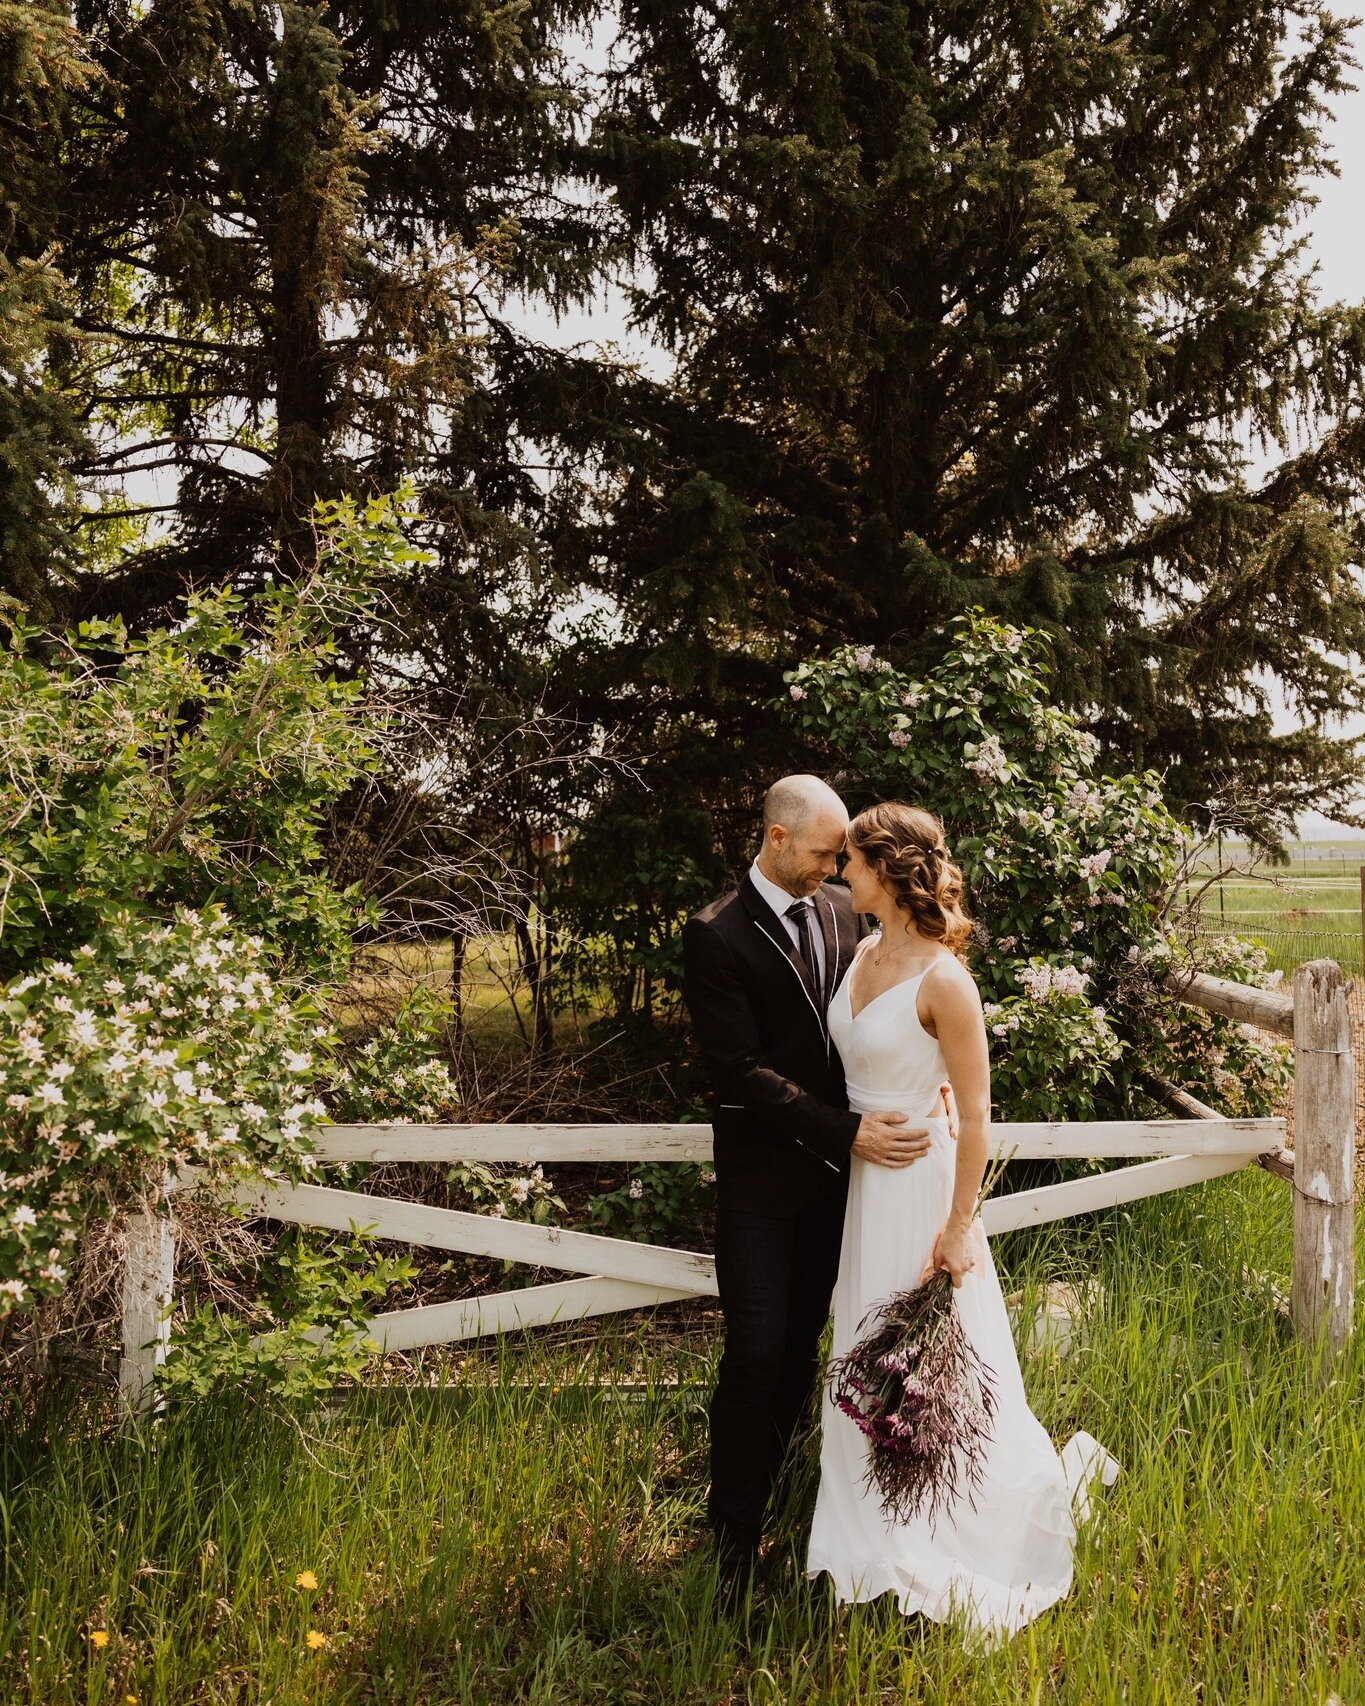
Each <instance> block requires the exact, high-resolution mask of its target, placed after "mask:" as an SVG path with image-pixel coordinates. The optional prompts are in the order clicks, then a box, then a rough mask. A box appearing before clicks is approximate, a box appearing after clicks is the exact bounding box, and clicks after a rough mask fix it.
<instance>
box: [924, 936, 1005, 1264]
mask: <svg viewBox="0 0 1365 1706" xmlns="http://www.w3.org/2000/svg"><path fill="white" fill-rule="evenodd" d="M922 993H923V1000H924V1005H925V1008H926V1009H927V1012H926V1014H925V1018H926V1019H927V1020H928V1028H930V1029H931V1030H933V1031H934V1032H935V1033H936V1035H937V1036H938V1040H939V1044H940V1046H941V1048H942V1049H943V1058H944V1060H945V1061H946V1063H947V1066H948V1078H949V1081H950V1083H951V1084H952V1087H953V1097H954V1099H955V1100H956V1102H957V1106H958V1114H959V1118H960V1121H961V1123H960V1126H959V1128H958V1134H957V1166H956V1171H955V1173H954V1177H953V1206H952V1208H951V1210H950V1211H949V1215H948V1220H947V1223H946V1225H945V1226H944V1228H943V1230H942V1231H941V1232H940V1233H939V1235H938V1242H937V1243H936V1244H935V1246H934V1260H933V1266H934V1267H938V1268H948V1269H950V1270H951V1272H952V1276H953V1284H954V1285H960V1284H961V1282H962V1276H963V1274H964V1273H966V1272H967V1271H968V1269H969V1268H971V1267H973V1266H974V1265H975V1257H976V1239H975V1237H974V1235H973V1233H972V1210H973V1209H974V1208H975V1206H976V1197H977V1192H978V1191H979V1190H980V1189H981V1181H982V1179H983V1178H984V1177H985V1172H986V1161H987V1157H988V1154H989V1146H990V1129H991V1067H990V1055H989V1052H988V1050H987V1047H986V1021H985V1019H984V1018H983V1017H982V1013H981V995H980V992H979V991H978V989H977V987H976V982H975V979H974V978H973V977H972V975H971V973H970V972H969V971H968V970H967V968H966V967H965V966H964V965H962V964H961V962H960V961H958V960H951V959H947V958H944V959H943V960H941V961H940V962H939V963H938V964H937V965H936V966H935V967H934V969H933V971H932V973H931V974H930V976H928V977H926V978H925V980H924V987H923V992H922Z"/></svg>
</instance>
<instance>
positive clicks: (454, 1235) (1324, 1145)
mask: <svg viewBox="0 0 1365 1706" xmlns="http://www.w3.org/2000/svg"><path fill="white" fill-rule="evenodd" d="M1294 989H1295V994H1294V999H1293V1001H1290V1000H1289V999H1288V998H1286V997H1284V996H1279V995H1272V994H1268V993H1266V992H1264V991H1261V990H1253V989H1249V988H1247V987H1246V986H1245V985H1242V984H1235V983H1229V982H1225V981H1223V980H1221V979H1218V978H1209V977H1202V976H1199V977H1186V978H1184V979H1182V980H1180V981H1179V982H1178V983H1177V984H1175V985H1173V988H1172V992H1173V993H1175V994H1176V995H1177V996H1178V998H1179V999H1181V1000H1184V1001H1187V1002H1190V1003H1192V1004H1194V1005H1197V1006H1201V1007H1204V1008H1206V1009H1208V1010H1210V1011H1213V1012H1218V1013H1222V1014H1224V1015H1226V1016H1228V1017H1231V1018H1235V1019H1240V1020H1243V1021H1247V1022H1251V1023H1254V1024H1257V1025H1260V1026H1262V1027H1264V1028H1266V1029H1269V1030H1273V1031H1276V1032H1278V1033H1280V1034H1282V1035H1286V1036H1292V1037H1293V1038H1294V1042H1295V1122H1296V1142H1295V1148H1294V1151H1293V1152H1292V1153H1291V1152H1289V1151H1286V1150H1284V1148H1283V1140H1284V1135H1285V1122H1284V1121H1283V1120H1282V1119H1254V1120H1230V1119H1223V1118H1221V1117H1220V1116H1219V1115H1217V1114H1216V1113H1215V1112H1214V1111H1213V1110H1212V1109H1210V1108H1206V1107H1204V1106H1203V1104H1201V1103H1199V1102H1197V1101H1196V1100H1195V1099H1194V1098H1193V1097H1191V1096H1189V1095H1188V1094H1186V1093H1185V1092H1183V1091H1181V1090H1179V1089H1178V1088H1176V1087H1173V1086H1170V1085H1165V1084H1162V1083H1161V1082H1160V1081H1159V1080H1152V1081H1151V1082H1152V1088H1153V1093H1154V1094H1156V1095H1157V1096H1158V1097H1159V1098H1164V1099H1165V1100H1167V1101H1169V1102H1171V1104H1172V1105H1173V1107H1174V1108H1175V1109H1176V1110H1177V1112H1178V1113H1179V1114H1180V1115H1181V1116H1183V1117H1180V1118H1173V1119H1161V1120H1104V1121H1085V1122H1071V1121H1057V1122H1047V1123H1043V1122H1038V1123H1009V1122H1003V1123H1001V1124H998V1125H996V1126H994V1127H993V1130H992V1148H993V1152H994V1153H996V1154H1007V1155H1008V1154H1011V1153H1013V1154H1014V1155H1015V1156H1017V1157H1020V1158H1025V1157H1031V1158H1040V1157H1046V1158H1051V1159H1062V1158H1066V1157H1091V1158H1103V1159H1110V1158H1114V1159H1120V1158H1123V1159H1136V1160H1138V1162H1139V1164H1138V1165H1136V1166H1131V1167H1123V1168H1118V1169H1115V1170H1113V1171H1110V1172H1106V1173H1099V1174H1094V1175H1092V1176H1089V1177H1086V1178H1082V1179H1073V1180H1068V1181H1067V1182H1065V1183H1063V1184H1058V1185H1046V1186H1043V1187H1041V1188H1039V1189H1036V1190H1029V1191H1019V1192H1015V1193H1014V1194H1012V1195H1008V1196H1001V1197H994V1198H992V1199H990V1200H988V1201H987V1202H986V1203H985V1204H984V1206H983V1208H982V1216H981V1218H982V1221H983V1223H984V1225H985V1228H986V1231H987V1233H988V1234H993V1233H1000V1232H1006V1231H1013V1230H1015V1229H1017V1228H1020V1227H1026V1226H1039V1225H1042V1224H1044V1223H1045V1222H1047V1221H1053V1220H1061V1219H1064V1218H1066V1217H1068V1216H1070V1215H1076V1214H1085V1213H1089V1212H1090V1211H1092V1210H1095V1209H1102V1208H1109V1207H1112V1206H1113V1205H1115V1204H1118V1203H1125V1202H1134V1201H1136V1200H1138V1199H1139V1198H1141V1197H1150V1196H1156V1195H1159V1194H1160V1193H1162V1192H1164V1191H1171V1190H1177V1189H1180V1188H1181V1187H1182V1186H1185V1185H1193V1184H1198V1183H1200V1182H1201V1181H1203V1180H1206V1179H1214V1178H1218V1177H1219V1176H1220V1175H1222V1174H1224V1173H1231V1172H1235V1171H1237V1170H1238V1169H1239V1168H1241V1167H1245V1166H1247V1165H1248V1164H1249V1163H1253V1162H1259V1163H1260V1164H1261V1165H1263V1166H1265V1167H1267V1168H1268V1169H1269V1170H1270V1171H1271V1172H1272V1173H1275V1174H1278V1175H1279V1176H1281V1177H1285V1178H1289V1179H1292V1181H1293V1185H1294V1190H1295V1199H1294V1211H1295V1212H1294V1291H1293V1314H1294V1320H1295V1323H1296V1326H1297V1328H1298V1330H1299V1331H1300V1332H1302V1333H1305V1334H1307V1335H1310V1336H1316V1335H1317V1334H1319V1333H1323V1332H1325V1334H1326V1336H1327V1339H1328V1341H1329V1343H1330V1345H1331V1347H1332V1348H1333V1349H1339V1348H1340V1346H1341V1344H1343V1343H1344V1342H1345V1338H1346V1336H1347V1334H1348V1333H1349V1331H1350V1322H1351V1313H1352V1299H1353V1277H1354V1266H1353V1255H1352V1235H1353V1228H1354V1213H1353V1193H1352V1160H1353V1153H1354V1125H1355V1075H1354V1067H1353V1063H1352V1058H1351V1052H1350V1022H1349V1017H1348V1015H1347V1010H1346V1000H1345V989H1344V985H1343V983H1342V978H1341V973H1340V970H1339V968H1338V967H1337V966H1336V965H1335V964H1334V963H1333V962H1331V961H1325V960H1324V961H1315V962H1313V963H1312V964H1311V965H1308V966H1304V967H1301V968H1300V970H1299V973H1298V974H1297V976H1296V978H1295V985H1294ZM317 1152H318V1156H319V1159H320V1161H321V1162H322V1164H323V1165H324V1166H325V1165H326V1164H327V1163H333V1164H338V1163H342V1162H374V1163H382V1162H389V1161H402V1162H431V1163H444V1164H449V1163H451V1162H454V1161H481V1162H515V1163H518V1164H531V1163H534V1162H537V1161H539V1162H544V1163H547V1164H550V1165H553V1164H555V1163H558V1162H564V1161H651V1162H657V1161H699V1162H707V1161H709V1160H710V1159H711V1128H710V1126H707V1125H577V1126H575V1125H485V1126H479V1125H373V1126H363V1125H353V1126H342V1125H338V1126H331V1127H328V1128H326V1130H325V1131H324V1132H322V1133H321V1134H320V1136H319V1138H318V1141H317ZM235 1200H236V1201H237V1202H238V1203H239V1204H241V1205H242V1206H243V1207H245V1208H246V1209H248V1210H249V1211H251V1212H252V1213H255V1214H257V1215H260V1216H261V1217H263V1218H265V1219H269V1220H274V1221H283V1222H289V1223H293V1224H297V1225H303V1226H316V1227H323V1228H328V1229H331V1230H332V1231H336V1232H345V1231H348V1230H349V1229H350V1227H351V1226H352V1225H357V1226H360V1227H362V1228H365V1229H367V1232H368V1235H370V1236H373V1237H376V1238H385V1239H393V1240H398V1241H401V1242H404V1243H411V1244H419V1245H422V1246H425V1247H426V1248H428V1249H437V1250H451V1251H460V1252H462V1253H464V1254H467V1255H476V1256H487V1257H493V1258H496V1259H499V1260H503V1261H511V1262H524V1263H528V1264H530V1265H532V1266H534V1267H538V1268H553V1269H556V1270H560V1271H563V1272H564V1273H566V1274H571V1275H573V1276H575V1277H573V1278H569V1279H564V1280H558V1281H555V1282H553V1283H551V1284H546V1285H534V1286H529V1287H526V1288H524V1289H522V1290H518V1291H506V1292H499V1293H496V1294H493V1295H489V1296H485V1297H476V1298H469V1299H464V1300H460V1301H458V1302H453V1303H435V1304H426V1305H423V1306H421V1307H418V1308H413V1309H399V1310H394V1311H391V1312H389V1313H386V1314H381V1315H376V1316H374V1317H373V1318H372V1319H371V1320H370V1322H369V1331H370V1334H371V1335H372V1337H373V1338H374V1340H375V1342H376V1344H377V1345H378V1346H379V1348H380V1349H381V1350H385V1351H400V1350H414V1349H417V1348H418V1347H420V1346H424V1345H437V1344H450V1343H454V1342H456V1341H458V1340H461V1339H469V1338H475V1337H478V1336H481V1335H483V1334H489V1333H502V1332H507V1331H509V1330H513V1329H519V1328H526V1327H536V1326H543V1325H546V1324H548V1323H550V1322H554V1321H569V1320H578V1319H583V1318H585V1317H587V1316H591V1315H601V1314H607V1313H612V1312H615V1311H618V1310H625V1309H636V1308H640V1307H642V1306H647V1305H652V1304H657V1303H668V1302H673V1301H675V1300H676V1299H679V1298H686V1297H711V1296H714V1295H715V1292H716V1279H715V1260H714V1258H713V1257H712V1256H709V1255H706V1254H703V1253H702V1252H700V1251H695V1250H676V1249H669V1248H666V1247H662V1246H659V1245H654V1244H639V1243H635V1242H633V1241H631V1240H628V1239H620V1238H604V1237H600V1236H597V1235H595V1234H592V1233H587V1232H577V1231H573V1230H570V1229H569V1228H565V1227H553V1226H535V1225H530V1224H527V1223H525V1222H521V1221H514V1220H506V1219H497V1218H494V1217H492V1216H489V1215H480V1214H469V1213H464V1212H462V1211H459V1210H455V1209H444V1208H433V1207H430V1206H429V1205H427V1204H425V1203H418V1202H411V1201H406V1200H403V1199H399V1198H393V1197H384V1196H374V1195H371V1194H368V1193H366V1192H363V1191H352V1190H339V1189H334V1188H332V1187H329V1186H326V1185H295V1186H290V1187H286V1188H284V1189H274V1188H270V1187H268V1186H260V1185H244V1186H242V1187H241V1188H239V1189H238V1190H237V1192H236V1193H235ZM172 1259H173V1246H172V1237H171V1229H170V1223H169V1220H168V1218H167V1216H166V1215H165V1214H164V1213H163V1214H162V1215H156V1214H151V1213H149V1214H143V1215H137V1216H133V1217H130V1225H129V1260H128V1267H127V1277H126V1282H125V1305H124V1357H123V1364H122V1370H121V1378H120V1386H121V1389H122V1392H123V1395H124V1399H125V1402H126V1404H127V1405H128V1406H129V1407H130V1408H132V1409H138V1408H142V1407H145V1405H146V1403H147V1402H148V1400H149V1398H150V1394H151V1382H152V1378H153V1376H154V1374H155V1371H156V1367H157V1365H158V1363H159V1362H160V1361H161V1359H162V1357H163V1356H164V1354H165V1348H166V1343H167V1338H168V1333H169V1327H168V1320H167V1317H168V1311H169V1307H170V1300H171V1281H172Z"/></svg>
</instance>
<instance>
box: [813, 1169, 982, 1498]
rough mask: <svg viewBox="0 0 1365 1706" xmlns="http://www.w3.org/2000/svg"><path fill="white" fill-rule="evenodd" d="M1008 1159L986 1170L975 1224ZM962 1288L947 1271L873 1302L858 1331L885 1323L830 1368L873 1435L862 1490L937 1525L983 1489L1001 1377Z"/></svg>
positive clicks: (834, 1392) (835, 1393)
mask: <svg viewBox="0 0 1365 1706" xmlns="http://www.w3.org/2000/svg"><path fill="white" fill-rule="evenodd" d="M1011 1153H1012V1152H1011ZM1008 1160H1009V1156H1008V1155H1005V1156H1000V1157H997V1159H996V1160H995V1161H993V1162H992V1164H991V1166H990V1167H989V1168H988V1169H987V1172H986V1177H985V1178H984V1179H983V1181H982V1184H981V1189H980V1191H979V1192H978V1194H977V1199H976V1204H975V1206H974V1208H973V1209H972V1219H973V1222H975V1219H976V1215H977V1212H978V1210H979V1209H980V1207H981V1204H982V1202H983V1200H984V1199H985V1197H986V1196H987V1195H988V1194H989V1192H990V1190H991V1188H992V1186H993V1185H994V1183H995V1181H996V1179H997V1178H998V1177H999V1175H1000V1172H1001V1169H1002V1168H1003V1167H1004V1165H1005V1163H1006V1162H1007V1161H1008ZM953 1292H954V1288H953V1276H952V1275H951V1274H950V1273H949V1272H948V1270H947V1269H946V1268H939V1269H937V1270H936V1271H935V1272H934V1273H933V1274H931V1275H930V1276H929V1278H928V1279H926V1280H925V1281H924V1282H923V1284H921V1285H917V1286H915V1287H914V1288H913V1289H912V1290H910V1291H901V1292H897V1293H896V1295H895V1296H894V1297H892V1298H890V1299H889V1301H887V1302H886V1303H884V1304H878V1305H876V1306H874V1307H873V1308H872V1309H870V1310H868V1312H867V1314H866V1315H864V1316H863V1318H862V1320H861V1321H860V1322H859V1323H858V1330H859V1332H862V1330H863V1328H864V1327H865V1326H866V1325H867V1323H868V1322H869V1321H871V1320H872V1319H873V1318H874V1317H878V1318H879V1321H878V1325H877V1326H876V1327H874V1328H873V1329H872V1331H871V1332H869V1333H868V1334H867V1336H866V1337H865V1338H862V1339H859V1341H858V1342H857V1344H855V1345H854V1346H853V1348H852V1349H851V1350H849V1351H846V1352H845V1353H844V1355H843V1356H841V1357H836V1358H835V1359H834V1360H833V1361H832V1362H831V1363H830V1365H829V1369H828V1371H827V1373H826V1379H827V1381H828V1382H829V1387H830V1396H831V1398H832V1399H833V1400H834V1403H835V1404H836V1405H837V1406H838V1408H839V1409H840V1410H842V1411H843V1413H844V1414H845V1415H846V1416H848V1417H849V1418H850V1419H851V1420H852V1421H853V1422H855V1423H856V1424H857V1426H858V1427H859V1428H860V1429H861V1430H862V1432H863V1434H864V1435H865V1436H866V1439H867V1471H866V1473H865V1475H864V1476H863V1486H864V1487H865V1488H866V1490H867V1491H868V1492H869V1493H870V1492H872V1491H873V1489H874V1488H875V1489H876V1491H877V1493H878V1494H879V1495H880V1498H881V1506H882V1515H883V1516H884V1517H885V1518H886V1520H887V1521H888V1522H900V1523H905V1522H909V1521H910V1520H911V1519H912V1518H914V1517H916V1516H920V1515H927V1516H928V1518H929V1521H930V1525H931V1526H932V1525H933V1524H934V1523H935V1522H936V1521H937V1518H938V1515H939V1513H940V1512H941V1511H942V1510H945V1509H947V1508H948V1506H950V1505H951V1504H952V1503H953V1502H954V1501H955V1500H956V1499H957V1498H958V1497H959V1496H960V1495H961V1493H962V1491H963V1490H964V1487H965V1488H966V1490H967V1492H968V1497H969V1498H970V1497H971V1495H972V1494H973V1493H975V1491H976V1489H977V1488H978V1487H979V1486H980V1485H981V1476H982V1474H983V1472H984V1470H985V1466H986V1447H987V1445H988V1444H989V1442H990V1438H991V1421H992V1418H993V1417H994V1415H995V1403H996V1397H995V1375H994V1371H993V1370H992V1368H991V1367H990V1365H989V1364H988V1363H987V1362H985V1361H984V1360H983V1358H982V1357H980V1356H979V1355H978V1354H977V1352H976V1350H975V1349H974V1348H973V1346H972V1345H971V1343H970V1341H969V1340H968V1338H967V1335H966V1333H965V1332H964V1331H963V1327H962V1319H961V1317H960V1316H959V1314H958V1312H957V1306H956V1304H955V1302H954V1296H953ZM973 1508H975V1506H974V1505H973Z"/></svg>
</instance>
